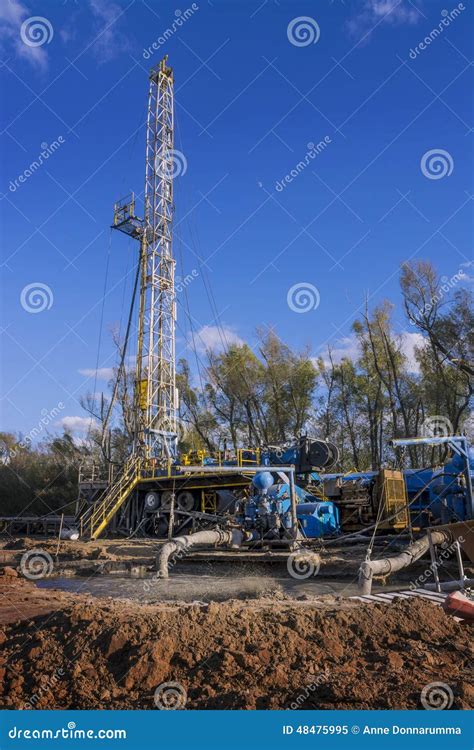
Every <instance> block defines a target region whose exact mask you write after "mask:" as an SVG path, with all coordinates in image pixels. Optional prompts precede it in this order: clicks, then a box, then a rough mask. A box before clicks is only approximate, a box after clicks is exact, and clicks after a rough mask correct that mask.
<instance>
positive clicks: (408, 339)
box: [400, 331, 426, 374]
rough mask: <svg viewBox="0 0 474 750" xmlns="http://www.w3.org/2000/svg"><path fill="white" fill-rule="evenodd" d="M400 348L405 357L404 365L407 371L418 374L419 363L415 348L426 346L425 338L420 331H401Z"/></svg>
mask: <svg viewBox="0 0 474 750" xmlns="http://www.w3.org/2000/svg"><path fill="white" fill-rule="evenodd" d="M400 344H401V350H402V352H403V354H404V355H405V357H406V360H407V361H406V365H407V368H408V370H409V372H413V373H415V374H418V373H419V372H420V365H419V364H418V362H417V361H416V357H415V348H418V349H422V348H423V347H424V346H426V339H425V337H424V336H423V335H422V334H421V333H411V332H410V331H402V332H401V334H400Z"/></svg>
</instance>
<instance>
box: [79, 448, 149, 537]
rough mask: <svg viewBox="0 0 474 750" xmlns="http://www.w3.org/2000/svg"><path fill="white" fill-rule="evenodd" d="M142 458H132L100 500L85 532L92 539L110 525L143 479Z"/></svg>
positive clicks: (88, 520)
mask: <svg viewBox="0 0 474 750" xmlns="http://www.w3.org/2000/svg"><path fill="white" fill-rule="evenodd" d="M141 469H142V459H141V458H137V457H133V458H130V459H129V460H128V461H127V462H126V463H125V464H124V467H123V470H122V472H121V473H120V475H119V476H118V478H117V479H116V481H115V482H114V484H112V485H111V487H110V488H109V489H108V490H107V492H106V494H105V495H104V497H103V498H102V500H100V501H99V502H98V504H97V505H96V506H95V507H94V509H93V510H92V512H91V514H90V516H89V518H88V519H87V522H86V526H85V528H84V532H85V533H86V534H87V535H88V536H90V538H91V539H97V538H98V537H99V536H100V535H101V534H102V532H103V531H104V529H105V528H106V527H107V526H108V524H109V523H110V521H111V520H112V518H113V517H114V515H115V514H116V513H117V511H118V510H119V508H120V507H121V506H122V505H123V503H124V502H125V500H126V499H127V498H128V497H129V495H130V493H131V491H132V490H133V489H134V487H136V486H137V484H138V482H139V481H140V479H141Z"/></svg>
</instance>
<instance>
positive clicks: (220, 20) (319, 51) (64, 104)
mask: <svg viewBox="0 0 474 750" xmlns="http://www.w3.org/2000/svg"><path fill="white" fill-rule="evenodd" d="M453 9H457V12H456V13H455V14H454V15H452V13H451V12H452V11H453ZM443 11H444V13H443ZM446 11H448V12H449V13H450V14H451V15H449V16H447V15H446ZM35 18H36V20H35ZM38 18H39V20H37V19H38ZM178 19H180V20H179V21H178ZM301 19H303V20H301ZM443 19H444V24H443ZM434 29H438V31H439V30H440V29H442V30H441V31H439V33H437V34H434V35H433V34H432V32H433V30H434ZM167 30H168V31H167ZM472 31H473V22H472V7H471V5H470V4H469V3H468V2H466V3H465V6H464V5H463V4H462V3H461V4H459V6H458V4H456V3H453V4H450V3H448V4H446V2H444V0H443V2H437V0H412V1H411V2H410V1H409V0H352V1H351V2H350V1H349V0H345V2H343V1H342V0H333V1H331V0H320V2H309V1H306V0H301V2H299V1H297V0H292V1H291V2H289V1H288V2H284V0H279V1H278V2H276V0H275V1H274V0H266V1H264V0H248V1H247V0H241V1H240V2H238V1H237V0H234V1H233V2H232V1H229V2H224V1H223V0H221V1H219V0H212V1H211V0H209V2H208V1H207V0H200V2H198V3H194V5H193V4H192V3H189V2H187V0H186V1H185V2H183V3H180V4H179V6H177V4H176V3H175V2H167V1H160V2H158V1H157V0H146V2H142V1H141V0H134V1H132V0H129V1H128V2H121V1H120V0H114V2H109V0H82V1H81V2H79V1H77V2H74V0H57V2H51V0H50V1H49V2H48V0H41V1H39V2H36V1H34V0H21V2H20V1H19V0H11V1H10V2H9V1H8V0H4V2H3V4H2V6H1V9H0V48H1V55H0V59H1V61H2V65H1V68H0V76H1V78H0V81H1V84H0V85H1V88H2V103H3V106H2V113H1V118H2V124H1V127H0V133H1V135H0V149H1V158H2V184H1V186H0V193H1V195H2V200H1V201H0V210H1V213H2V256H3V258H2V289H3V294H2V300H3V305H2V307H3V311H2V313H3V314H2V338H1V341H2V344H1V346H2V362H3V367H2V389H1V390H2V396H3V400H2V411H1V416H2V419H1V428H2V429H6V430H13V431H19V430H21V431H22V432H24V433H28V432H29V431H30V430H31V429H32V428H34V427H35V426H36V425H37V424H38V423H39V421H40V420H41V418H42V416H43V417H44V416H45V415H47V414H49V413H50V412H51V410H55V409H56V411H55V414H54V418H53V417H51V419H50V424H49V425H48V429H49V430H53V431H54V429H56V428H58V427H59V425H60V423H61V422H62V423H63V424H66V425H68V426H69V427H74V428H76V431H75V434H77V435H80V434H81V433H80V428H81V427H84V422H83V421H81V420H83V419H84V417H85V413H84V412H83V410H82V409H81V407H80V404H79V401H78V399H79V397H80V396H81V395H83V394H85V393H86V392H87V391H93V390H94V389H95V390H96V391H98V390H101V389H105V388H106V378H107V376H108V374H109V368H111V367H112V366H113V365H114V356H113V346H112V342H111V335H110V330H111V329H112V328H114V327H120V325H121V326H122V330H123V327H124V325H125V317H126V314H127V309H128V301H129V297H130V292H131V286H132V274H133V267H134V264H135V262H136V253H137V249H138V248H137V246H136V244H135V243H134V242H133V241H132V240H128V239H127V238H126V237H124V236H122V235H119V234H118V233H111V231H110V229H109V226H110V223H111V220H112V207H113V203H114V201H115V200H116V199H117V198H119V197H121V196H122V195H124V194H125V193H127V192H129V191H130V190H132V189H133V190H135V191H136V193H137V194H141V192H142V189H143V178H144V141H145V131H144V116H145V105H146V97H147V86H148V80H147V72H148V70H149V68H150V67H151V66H152V65H155V64H157V63H158V62H159V60H160V58H161V57H162V55H163V54H164V53H167V54H168V55H169V62H170V64H171V65H172V66H173V68H174V71H175V92H176V121H177V132H176V140H175V147H176V148H177V149H178V150H179V151H180V152H181V153H182V155H183V156H182V157H181V156H180V159H181V163H182V165H185V170H182V171H183V174H181V175H180V176H178V177H177V178H176V180H175V196H176V214H175V223H176V227H177V229H176V242H175V254H176V257H177V261H178V269H177V272H178V275H179V276H181V277H184V276H186V275H189V274H191V275H192V281H191V282H190V283H189V284H188V285H187V286H186V292H187V297H188V300H189V307H190V311H191V314H192V317H193V321H194V323H193V325H194V328H195V329H196V331H197V332H201V338H199V337H198V343H199V348H200V349H201V350H202V349H203V348H204V347H205V345H206V344H212V343H214V342H216V343H219V341H220V337H219V333H218V330H217V321H216V316H215V310H214V309H212V308H211V305H210V303H209V299H208V294H207V291H206V290H207V289H208V288H209V287H211V288H212V294H213V297H214V298H215V306H216V308H217V311H218V315H219V322H220V325H221V326H222V327H223V328H224V329H225V331H226V337H227V340H228V341H231V340H238V339H242V340H246V341H249V342H250V343H251V344H252V343H254V342H255V336H254V333H255V328H256V327H257V326H259V325H260V326H274V327H275V330H276V331H277V333H278V334H279V335H280V336H281V338H282V339H284V340H286V341H288V342H290V343H291V344H292V345H295V346H298V347H303V346H306V345H309V346H311V349H312V351H313V352H314V353H315V354H317V353H318V352H320V351H322V349H323V348H324V347H325V346H327V345H328V344H330V345H331V346H332V347H333V348H334V349H336V350H337V351H338V352H339V353H342V352H344V351H345V352H348V353H349V354H350V353H351V351H353V341H352V339H351V337H350V336H351V324H352V322H353V320H354V318H355V317H356V316H357V315H358V313H359V312H360V311H361V309H362V308H363V305H364V299H365V297H366V295H368V296H369V302H370V304H371V305H375V304H377V303H379V302H380V301H381V300H383V299H384V298H389V299H391V300H392V301H393V302H394V303H395V305H396V308H395V327H396V330H397V331H398V332H400V333H403V332H404V334H403V335H404V337H405V342H406V347H407V351H409V349H410V346H413V344H414V343H416V336H414V334H413V330H408V326H407V324H406V322H405V320H404V317H403V313H402V310H401V307H400V295H399V288H398V275H399V267H400V264H401V263H402V262H403V261H404V260H406V259H409V258H423V259H429V260H431V261H433V262H434V263H435V265H436V266H437V268H438V270H439V273H440V274H441V275H445V276H447V277H449V278H450V277H451V276H453V275H454V274H456V273H457V272H458V271H459V269H460V268H464V269H467V266H462V264H466V263H468V262H469V261H470V259H471V258H472V246H471V238H472V218H471V217H472V199H471V198H470V196H471V195H472V130H471V128H472V111H471V110H472V70H473V69H472V67H470V60H471V59H472V39H473V38H474V37H473V33H472ZM164 34H165V35H166V36H167V41H166V42H165V43H164V44H162V42H163V35H164ZM430 34H431V38H430V40H429V42H428V44H425V43H424V42H423V40H424V39H425V38H426V37H427V36H429V35H430ZM420 42H421V43H422V46H421V47H420ZM153 43H155V47H158V49H153ZM325 139H326V140H325ZM323 141H324V144H325V145H324V147H322V148H320V149H319V153H318V154H317V155H316V156H314V153H313V156H314V158H312V157H311V156H309V155H308V154H309V152H311V148H310V146H308V144H310V145H311V144H318V143H320V142H323ZM45 148H47V150H48V152H50V153H49V156H48V158H47V159H44V158H43V163H42V164H41V165H40V166H39V167H38V168H37V169H34V170H33V171H32V172H31V173H28V168H29V165H30V164H31V163H32V162H33V161H35V160H36V161H37V160H38V158H39V156H40V153H41V151H42V150H44V149H45ZM440 151H441V154H440V155H439V160H437V157H436V154H437V153H439V152H440ZM430 152H434V161H433V158H432V156H431V154H430ZM423 157H425V158H424V159H423ZM301 163H303V164H304V166H303V167H301V166H300V168H299V169H297V165H298V164H300V165H301ZM437 169H438V170H439V171H436V170H437ZM25 170H27V171H26V172H25ZM292 170H296V171H294V172H293V175H294V177H293V178H292V179H288V178H286V175H289V177H290V178H291V176H292ZM20 176H21V177H22V179H20ZM277 183H279V185H280V187H277ZM281 185H284V187H283V188H281ZM140 208H141V206H140V205H139V210H140ZM107 264H108V276H107V283H106V285H105V273H106V268H107ZM299 284H301V285H303V286H304V287H305V288H306V289H307V290H309V292H308V293H309V298H308V297H305V296H304V295H303V297H298V296H295V294H296V291H297V290H294V289H293V288H294V287H295V285H299ZM38 285H39V291H38V293H37V294H36V296H35V288H38ZM104 288H105V290H106V295H105V301H104V302H103V298H104ZM297 289H298V288H297ZM315 289H316V290H317V292H315V291H314V290H315ZM292 290H293V291H292ZM179 296H180V305H179V306H178V311H179V312H178V314H179V316H180V318H179V329H178V342H177V351H178V355H179V356H186V357H188V358H193V355H192V352H190V350H189V348H187V345H186V339H185V334H186V332H187V331H189V324H188V322H187V321H186V315H185V310H184V307H185V305H184V301H185V298H184V293H183V292H181V293H180V295H179ZM308 299H309V300H310V306H311V308H312V309H310V310H308V311H307V312H306V313H303V314H302V312H301V306H303V307H304V305H305V303H306V301H307V300H308ZM311 302H313V304H311ZM317 302H319V304H317V306H316V303H317ZM298 307H299V311H297V310H298ZM39 308H44V309H41V311H39ZM295 308H296V309H295ZM313 308H315V309H313ZM31 309H33V310H34V312H31ZM101 321H102V334H101V342H100V349H99V359H98V364H99V368H100V369H99V373H98V376H97V377H96V376H95V375H94V371H95V369H96V366H97V354H98V341H99V330H100V327H101ZM131 353H132V354H133V347H132V352H131ZM200 356H202V353H201V354H200ZM58 404H61V406H60V407H59V413H58V412H57V409H58ZM46 419H49V418H48V417H46Z"/></svg>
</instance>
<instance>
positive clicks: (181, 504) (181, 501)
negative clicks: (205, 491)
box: [176, 492, 194, 513]
mask: <svg viewBox="0 0 474 750" xmlns="http://www.w3.org/2000/svg"><path fill="white" fill-rule="evenodd" d="M176 505H177V506H178V508H179V510H184V511H186V512H188V513H189V512H190V511H192V510H194V495H193V493H192V492H180V493H179V495H178V497H177V499H176Z"/></svg>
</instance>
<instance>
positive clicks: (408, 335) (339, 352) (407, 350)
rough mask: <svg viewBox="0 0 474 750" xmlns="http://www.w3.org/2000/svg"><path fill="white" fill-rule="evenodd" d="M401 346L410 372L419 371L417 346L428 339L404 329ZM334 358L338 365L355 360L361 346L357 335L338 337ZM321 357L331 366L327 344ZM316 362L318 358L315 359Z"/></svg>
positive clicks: (333, 350) (332, 347) (400, 336)
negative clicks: (346, 360)
mask: <svg viewBox="0 0 474 750" xmlns="http://www.w3.org/2000/svg"><path fill="white" fill-rule="evenodd" d="M399 340H400V348H401V351H402V353H403V354H404V355H405V357H406V366H407V369H408V371H409V372H412V373H419V372H420V366H419V364H418V362H417V361H416V356H415V348H422V347H423V346H426V339H425V338H424V336H423V335H422V334H421V333H412V332H411V331H402V332H401V333H400V334H399ZM331 354H332V360H333V362H334V364H336V365H338V364H340V363H341V362H342V360H343V359H349V360H351V361H352V362H355V361H356V360H357V359H358V358H359V357H360V346H359V342H358V340H357V336H355V335H354V334H352V335H351V336H344V338H341V339H338V340H337V341H336V345H335V346H331ZM319 357H322V358H323V361H324V364H325V365H326V367H329V365H330V361H329V356H328V350H327V346H324V347H322V348H321V350H320V352H319ZM314 362H316V358H315V360H314Z"/></svg>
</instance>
